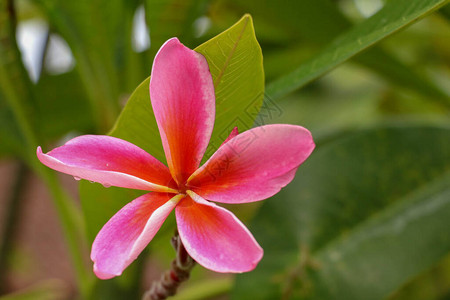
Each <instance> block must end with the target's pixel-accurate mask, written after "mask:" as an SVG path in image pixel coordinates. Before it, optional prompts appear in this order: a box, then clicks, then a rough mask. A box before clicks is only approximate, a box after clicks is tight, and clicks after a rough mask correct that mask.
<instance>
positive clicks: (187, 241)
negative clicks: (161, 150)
mask: <svg viewBox="0 0 450 300" xmlns="http://www.w3.org/2000/svg"><path fill="white" fill-rule="evenodd" d="M188 194H189V197H186V198H184V199H183V200H182V201H180V203H179V204H178V205H177V207H176V208H175V213H176V218H177V226H178V232H179V234H180V238H181V241H182V242H183V244H184V247H185V248H186V251H187V252H188V253H189V255H190V256H192V258H193V259H194V260H195V261H197V262H198V263H199V264H200V265H202V266H203V267H205V268H207V269H210V270H213V271H216V272H221V273H241V272H247V271H251V270H253V269H254V268H255V267H256V265H257V264H258V262H259V261H260V260H261V258H262V256H263V250H262V248H261V247H260V246H259V245H258V243H257V242H256V240H255V238H254V237H253V236H252V234H251V233H250V231H249V230H248V229H247V228H246V227H245V226H244V225H243V224H242V222H241V221H239V220H238V219H237V218H236V216H235V215H233V214H232V213H231V212H229V211H228V210H226V209H224V208H222V207H219V206H217V205H215V204H214V203H210V202H208V201H206V200H204V199H202V198H201V197H200V196H198V195H197V194H195V193H193V192H191V191H188Z"/></svg>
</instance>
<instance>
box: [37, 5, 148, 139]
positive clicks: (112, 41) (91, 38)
mask: <svg viewBox="0 0 450 300" xmlns="http://www.w3.org/2000/svg"><path fill="white" fill-rule="evenodd" d="M34 1H35V2H36V3H37V4H38V5H39V8H41V10H42V12H43V13H44V16H45V17H47V18H48V21H49V23H50V25H51V28H52V31H54V32H56V33H58V34H59V35H61V36H62V37H63V38H64V39H65V40H66V41H67V43H68V44H69V46H70V48H71V50H72V53H73V55H74V57H75V60H76V62H77V63H76V67H75V69H76V71H78V72H79V73H80V78H81V80H82V82H83V85H84V87H85V89H86V92H87V95H88V99H89V101H90V107H91V110H92V115H94V116H96V121H97V131H99V132H105V131H106V130H108V129H109V128H110V127H111V126H112V124H113V122H114V120H115V118H116V117H117V114H118V110H119V109H118V102H119V97H120V95H121V93H123V92H124V91H123V89H124V85H125V83H124V81H127V80H129V79H128V78H129V77H130V76H135V74H134V73H133V71H134V70H129V72H128V73H129V74H126V75H127V76H124V74H123V71H124V70H125V69H127V70H128V69H129V66H128V65H127V64H128V63H130V61H129V60H130V55H131V54H132V51H131V29H132V19H133V14H134V12H135V10H136V7H137V4H138V1H136V0H133V1H105V0H79V1H65V0H34ZM141 78H142V77H141Z"/></svg>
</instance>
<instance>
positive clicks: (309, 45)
mask: <svg viewBox="0 0 450 300" xmlns="http://www.w3.org/2000/svg"><path fill="white" fill-rule="evenodd" d="M229 2H232V3H233V4H234V5H233V6H232V7H227V3H229ZM221 3H222V6H221V8H222V9H221V10H220V14H217V15H213V16H212V17H215V19H213V20H214V21H216V19H220V18H223V14H224V11H230V10H232V11H237V12H241V11H244V12H251V14H252V16H253V17H254V19H255V27H256V28H258V38H259V40H260V42H261V43H262V45H263V48H264V56H265V59H264V65H265V72H266V75H267V78H268V79H270V80H272V79H274V77H278V76H281V75H284V74H285V73H287V72H291V71H293V70H294V69H295V67H296V66H299V65H300V64H301V63H302V62H304V61H305V59H306V58H309V57H312V55H311V52H312V50H314V51H315V52H317V51H318V50H317V49H318V47H323V46H325V45H327V44H328V43H329V42H330V41H332V40H333V39H334V38H335V37H337V36H339V34H342V33H343V32H345V31H346V30H348V29H350V28H351V27H352V22H350V21H349V20H348V19H347V18H346V17H345V16H344V15H343V13H342V12H341V10H340V9H339V6H338V5H337V4H336V3H332V1H330V0H303V1H271V0H231V1H226V2H221ZM283 35H288V36H289V38H287V39H286V38H284V39H281V40H280V36H283ZM264 42H266V43H265V44H264ZM273 44H275V45H277V47H271V45H273ZM305 51H307V53H305ZM313 53H314V52H313ZM354 60H355V62H357V63H358V64H360V65H363V66H364V67H368V68H370V70H373V71H374V72H376V73H378V74H379V75H381V76H382V77H383V78H384V79H385V80H387V81H388V82H389V83H391V84H395V85H397V86H401V87H403V88H406V89H409V90H414V91H416V92H419V93H420V94H422V95H425V96H428V97H429V98H430V99H431V100H434V97H439V98H443V97H445V94H444V93H443V92H442V91H441V90H440V89H439V88H438V87H437V86H436V85H435V84H434V83H433V82H432V81H430V80H429V79H428V78H427V77H426V76H424V75H423V74H421V73H420V72H419V71H418V70H417V68H415V67H414V66H412V65H411V64H409V65H407V64H405V63H403V62H401V61H400V60H399V59H397V58H396V57H395V56H392V55H390V54H389V53H388V52H386V51H385V50H383V49H382V48H381V47H374V48H372V49H370V50H368V51H366V52H362V53H360V54H359V55H357V56H356V57H355V58H354ZM274 70H275V71H278V72H272V71H274Z"/></svg>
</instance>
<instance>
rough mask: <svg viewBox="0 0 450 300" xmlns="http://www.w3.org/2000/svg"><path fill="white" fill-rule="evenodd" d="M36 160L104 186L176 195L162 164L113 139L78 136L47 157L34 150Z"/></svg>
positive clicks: (39, 149) (49, 153) (168, 173)
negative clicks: (173, 193)
mask: <svg viewBox="0 0 450 300" xmlns="http://www.w3.org/2000/svg"><path fill="white" fill-rule="evenodd" d="M37 157H38V158H39V160H40V161H41V162H42V163H43V164H44V165H46V166H47V167H50V168H52V169H54V170H57V171H59V172H63V173H66V174H70V175H72V176H74V177H76V178H80V179H81V178H83V179H87V180H90V181H95V182H100V183H102V184H103V185H105V186H118V187H125V188H131V189H139V190H148V191H161V192H176V191H175V190H173V188H176V186H174V183H173V182H172V177H171V175H170V172H169V169H168V168H167V167H166V166H165V165H164V164H162V163H161V162H160V161H158V160H157V159H156V158H154V157H153V156H151V155H150V154H148V153H147V152H145V151H144V150H142V149H141V148H139V147H138V146H135V145H133V144H131V143H129V142H127V141H124V140H121V139H118V138H115V137H111V136H104V135H83V136H79V137H76V138H74V139H72V140H70V141H68V142H67V143H66V144H64V145H63V146H61V147H58V148H55V149H53V150H52V151H50V152H48V153H47V154H44V153H42V150H41V147H38V149H37Z"/></svg>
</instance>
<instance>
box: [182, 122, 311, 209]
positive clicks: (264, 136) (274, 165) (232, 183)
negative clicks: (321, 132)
mask: <svg viewBox="0 0 450 300" xmlns="http://www.w3.org/2000/svg"><path fill="white" fill-rule="evenodd" d="M313 149H314V142H313V139H312V136H311V133H310V132H309V131H308V130H307V129H305V128H303V127H301V126H294V125H281V124H278V125H266V126H261V127H256V128H253V129H251V130H248V131H246V132H244V133H241V134H239V135H238V136H236V137H234V138H232V139H231V140H229V141H228V142H227V143H226V144H225V145H223V146H222V147H220V148H219V149H218V150H217V152H216V153H214V154H213V155H212V156H211V158H210V159H209V160H208V161H207V162H206V163H205V164H204V165H203V166H202V167H201V168H200V169H198V170H197V171H196V172H195V173H194V174H192V176H191V177H190V178H189V179H188V183H187V186H188V188H189V189H192V190H193V191H194V192H196V193H197V194H199V195H200V196H202V197H204V198H205V199H208V200H212V201H217V202H223V203H245V202H253V201H258V200H262V199H266V198H268V197H271V196H273V195H274V194H276V193H278V192H279V191H280V189H281V188H282V187H284V186H286V185H287V184H288V183H289V182H291V181H292V179H293V178H294V176H295V172H296V170H297V168H298V167H299V166H300V164H301V163H303V161H305V159H306V158H307V157H308V156H309V155H310V154H311V152H312V151H313Z"/></svg>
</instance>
